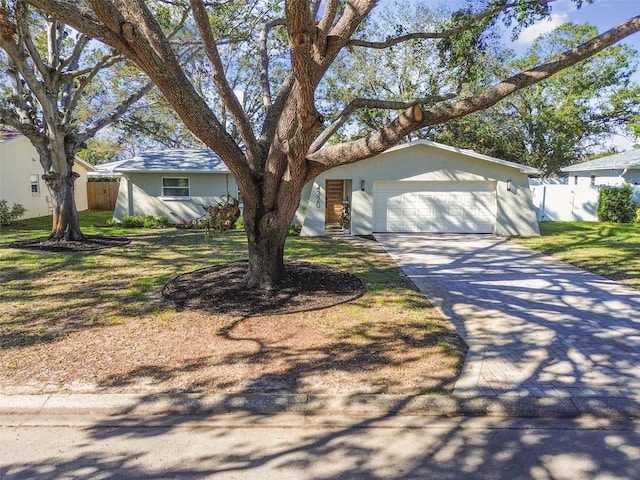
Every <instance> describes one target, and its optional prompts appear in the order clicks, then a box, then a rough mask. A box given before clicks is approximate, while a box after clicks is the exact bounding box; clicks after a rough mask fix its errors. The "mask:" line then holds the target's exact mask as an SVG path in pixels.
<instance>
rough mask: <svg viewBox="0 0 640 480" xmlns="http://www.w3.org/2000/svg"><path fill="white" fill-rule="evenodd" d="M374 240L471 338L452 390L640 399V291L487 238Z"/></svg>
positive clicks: (387, 236) (385, 236) (424, 236)
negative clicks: (458, 376)
mask: <svg viewBox="0 0 640 480" xmlns="http://www.w3.org/2000/svg"><path fill="white" fill-rule="evenodd" d="M375 238H376V239H377V240H378V242H379V243H380V244H381V245H382V246H383V247H384V248H385V250H386V251H387V252H388V253H389V254H390V255H391V256H392V257H393V258H394V260H395V261H396V263H397V264H398V265H399V266H400V268H401V269H402V270H403V271H404V272H405V273H406V274H407V275H408V276H409V277H410V278H411V279H412V280H413V282H414V283H415V284H416V286H417V287H418V288H419V289H420V290H421V291H422V292H423V293H424V294H425V295H426V296H427V297H428V298H429V299H430V300H431V302H432V303H433V304H434V305H436V306H437V307H438V308H439V309H440V310H441V311H442V312H443V313H444V315H445V316H447V317H448V318H450V319H451V320H452V321H453V323H454V325H455V327H456V329H457V330H458V333H459V334H460V335H461V336H462V337H463V338H464V340H465V341H466V342H467V344H468V346H469V353H468V355H467V358H466V361H465V365H464V368H463V371H462V373H461V376H460V378H459V379H458V382H457V383H456V387H455V391H454V393H455V394H457V395H474V396H498V395H500V396H502V395H507V396H509V395H513V396H520V397H525V396H526V397H571V398H582V399H583V400H585V401H586V400H587V399H589V398H594V397H597V398H603V397H604V398H611V399H612V400H613V398H625V399H628V400H629V399H631V400H633V401H634V403H635V404H636V405H637V404H638V403H640V291H637V290H634V289H631V288H629V287H625V286H624V285H621V284H619V283H616V282H613V281H611V280H607V279H605V278H603V277H600V276H598V275H594V274H591V273H588V272H585V271H584V270H581V269H579V268H576V267H573V266H571V265H568V264H566V263H562V262H560V261H557V260H555V259H553V258H552V257H549V256H545V255H542V254H539V253H536V252H534V251H532V250H530V249H528V248H526V247H523V246H520V245H517V244H515V243H513V242H510V241H509V240H506V239H504V238H500V237H495V236H491V235H447V234H442V235H430V234H376V235H375Z"/></svg>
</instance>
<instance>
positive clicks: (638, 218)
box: [636, 207, 640, 223]
mask: <svg viewBox="0 0 640 480" xmlns="http://www.w3.org/2000/svg"><path fill="white" fill-rule="evenodd" d="M636 223H640V207H639V208H637V209H636Z"/></svg>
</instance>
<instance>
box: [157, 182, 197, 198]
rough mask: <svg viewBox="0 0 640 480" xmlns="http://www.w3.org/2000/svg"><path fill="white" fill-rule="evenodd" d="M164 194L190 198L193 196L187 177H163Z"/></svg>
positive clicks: (164, 195)
mask: <svg viewBox="0 0 640 480" xmlns="http://www.w3.org/2000/svg"><path fill="white" fill-rule="evenodd" d="M162 196H163V197H173V198H188V197H190V196H191V191H190V189H189V179H188V178H187V177H165V178H163V179H162Z"/></svg>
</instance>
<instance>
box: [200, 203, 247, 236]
mask: <svg viewBox="0 0 640 480" xmlns="http://www.w3.org/2000/svg"><path fill="white" fill-rule="evenodd" d="M203 208H204V209H205V210H206V211H207V213H208V214H209V217H210V222H209V223H208V227H209V228H210V229H212V230H215V231H217V232H225V231H227V230H232V229H234V228H235V225H236V221H237V220H238V218H240V202H239V201H238V200H237V199H235V198H233V197H232V196H231V195H226V196H225V198H223V200H222V201H220V202H218V203H217V204H216V205H203Z"/></svg>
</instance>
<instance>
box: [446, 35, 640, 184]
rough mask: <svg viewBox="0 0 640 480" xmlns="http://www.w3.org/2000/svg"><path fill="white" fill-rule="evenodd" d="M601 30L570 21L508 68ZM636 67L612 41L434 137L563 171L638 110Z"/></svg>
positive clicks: (630, 53)
mask: <svg viewBox="0 0 640 480" xmlns="http://www.w3.org/2000/svg"><path fill="white" fill-rule="evenodd" d="M595 35H597V30H596V28H595V27H593V26H590V25H574V24H570V23H568V24H564V25H562V26H560V27H558V28H557V29H555V30H554V31H553V32H551V33H549V34H547V35H544V36H542V37H540V38H539V39H538V40H536V41H535V42H534V44H533V45H532V46H531V47H530V49H529V50H528V51H527V52H526V53H525V55H524V57H523V58H520V59H514V58H513V55H510V57H511V59H510V60H509V61H508V62H506V68H507V69H510V70H512V71H513V70H515V71H517V70H522V69H523V68H528V67H531V66H533V65H536V64H538V63H540V62H543V61H546V60H548V59H550V58H553V56H555V55H557V54H558V53H560V52H562V51H565V50H567V49H569V48H572V47H573V46H575V45H579V44H580V43H582V42H584V41H586V40H587V39H588V38H592V37H593V36H595ZM637 66H638V52H637V51H635V50H633V49H631V48H630V47H628V46H625V45H616V46H612V47H610V48H608V49H607V50H606V51H604V52H601V53H598V54H596V55H594V56H593V57H590V58H589V59H587V60H585V61H583V62H580V63H578V64H576V65H574V66H572V67H571V68H567V69H566V70H563V71H562V72H559V73H558V74H556V75H554V76H553V77H551V78H549V79H547V80H545V81H544V82H541V83H539V84H537V85H535V86H532V87H529V88H527V89H523V90H521V91H519V92H517V93H516V94H514V95H512V96H511V97H509V99H508V100H506V101H505V102H502V103H500V104H497V105H496V106H494V107H492V108H490V109H487V110H485V111H482V112H478V113H476V114H474V115H470V116H467V117H464V118H461V119H459V120H456V121H453V122H449V123H447V124H445V125H443V126H442V127H441V129H440V131H439V133H438V134H437V136H436V138H437V139H438V140H440V141H443V142H445V143H449V144H452V145H455V146H460V147H466V148H473V149H475V150H477V151H479V152H482V153H485V154H488V155H494V156H497V157H500V158H505V159H507V160H513V161H517V162H520V163H525V164H527V165H530V166H533V167H536V168H539V169H540V170H542V172H543V174H545V175H557V174H559V173H560V169H561V168H562V167H565V166H567V165H570V164H572V163H576V162H580V161H584V159H585V158H586V157H587V156H588V155H589V154H591V153H593V152H594V151H596V152H597V151H599V150H603V148H604V147H603V143H604V142H605V140H606V139H607V138H608V137H609V136H610V135H611V134H613V133H619V132H623V131H624V128H625V127H626V125H627V124H628V123H629V122H631V121H632V119H633V117H635V116H636V115H638V113H639V112H640V102H639V100H640V86H638V85H637V84H635V83H633V82H632V81H631V78H632V75H633V74H634V73H635V71H636V69H637ZM500 68H503V69H504V67H500Z"/></svg>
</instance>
